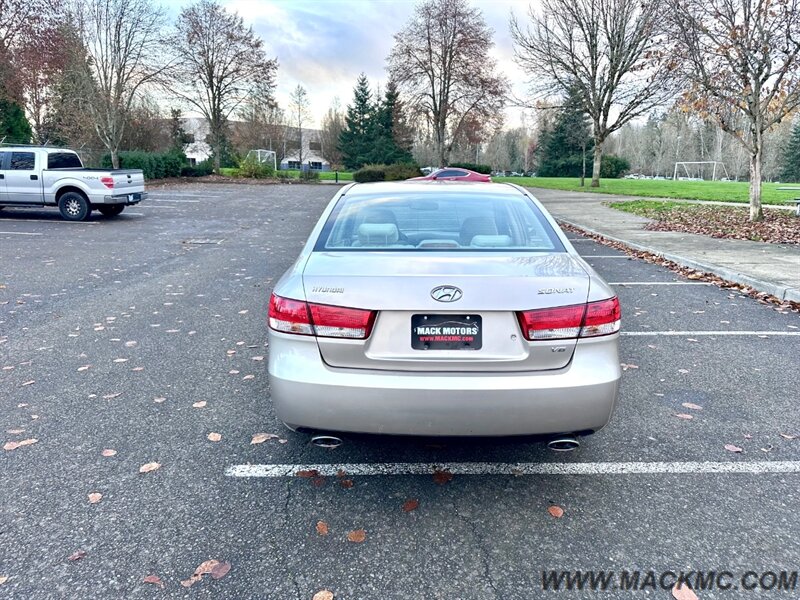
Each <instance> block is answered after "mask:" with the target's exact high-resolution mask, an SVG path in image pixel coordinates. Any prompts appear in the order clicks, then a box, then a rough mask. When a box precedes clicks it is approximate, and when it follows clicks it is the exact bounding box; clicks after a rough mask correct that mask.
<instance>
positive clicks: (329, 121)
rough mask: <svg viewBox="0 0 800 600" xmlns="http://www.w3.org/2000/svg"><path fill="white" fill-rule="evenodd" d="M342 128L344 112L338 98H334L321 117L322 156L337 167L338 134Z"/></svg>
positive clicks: (340, 161) (338, 153)
mask: <svg viewBox="0 0 800 600" xmlns="http://www.w3.org/2000/svg"><path fill="white" fill-rule="evenodd" d="M343 129H344V112H342V105H341V104H340V102H339V99H338V98H334V100H333V104H331V106H330V107H329V108H328V112H326V113H325V116H324V117H323V118H322V133H321V136H320V137H321V141H322V156H323V157H324V158H325V160H327V161H328V162H329V163H331V166H332V167H335V168H338V167H339V165H341V164H342V151H341V150H339V134H341V133H342V130H343Z"/></svg>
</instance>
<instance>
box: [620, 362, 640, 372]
mask: <svg viewBox="0 0 800 600" xmlns="http://www.w3.org/2000/svg"><path fill="white" fill-rule="evenodd" d="M619 366H620V367H622V370H623V371H627V370H628V369H638V368H639V365H629V364H627V363H620V365H619Z"/></svg>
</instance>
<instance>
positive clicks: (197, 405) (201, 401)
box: [192, 400, 208, 408]
mask: <svg viewBox="0 0 800 600" xmlns="http://www.w3.org/2000/svg"><path fill="white" fill-rule="evenodd" d="M206 404H208V402H206V401H205V400H200V402H195V403H194V404H192V408H203V407H204V406H205V405H206Z"/></svg>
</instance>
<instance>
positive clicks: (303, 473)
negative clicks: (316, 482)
mask: <svg viewBox="0 0 800 600" xmlns="http://www.w3.org/2000/svg"><path fill="white" fill-rule="evenodd" d="M295 475H297V476H298V477H304V478H306V479H310V478H312V477H319V471H317V470H316V469H308V470H305V471H302V470H301V471H297V473H295Z"/></svg>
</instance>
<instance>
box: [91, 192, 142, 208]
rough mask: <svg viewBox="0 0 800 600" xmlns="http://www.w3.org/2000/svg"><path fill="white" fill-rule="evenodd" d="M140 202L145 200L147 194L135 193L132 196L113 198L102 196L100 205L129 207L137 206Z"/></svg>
mask: <svg viewBox="0 0 800 600" xmlns="http://www.w3.org/2000/svg"><path fill="white" fill-rule="evenodd" d="M142 200H147V192H136V193H134V194H117V195H115V196H103V201H102V202H100V204H125V205H126V206H130V205H133V204H139V202H141V201H142Z"/></svg>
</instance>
